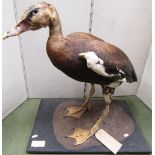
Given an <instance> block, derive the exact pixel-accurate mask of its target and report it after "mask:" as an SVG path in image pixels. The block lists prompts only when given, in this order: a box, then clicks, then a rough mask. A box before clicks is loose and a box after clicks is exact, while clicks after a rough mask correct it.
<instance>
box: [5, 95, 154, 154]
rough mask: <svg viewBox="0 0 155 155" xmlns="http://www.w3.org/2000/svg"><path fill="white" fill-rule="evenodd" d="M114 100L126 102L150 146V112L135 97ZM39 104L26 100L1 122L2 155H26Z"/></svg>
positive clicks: (38, 101)
mask: <svg viewBox="0 0 155 155" xmlns="http://www.w3.org/2000/svg"><path fill="white" fill-rule="evenodd" d="M114 98H115V99H122V100H126V101H127V102H128V105H129V107H130V109H131V111H132V113H133V115H134V117H135V119H136V121H137V122H138V125H139V127H140V128H141V130H142V132H143V134H144V136H145V138H146V140H147V141H148V143H149V144H150V146H151V145H152V143H151V142H152V139H151V137H152V124H151V123H152V111H151V110H150V109H149V108H148V107H147V106H146V105H145V104H144V103H143V102H142V101H141V100H139V99H138V98H137V97H136V96H123V97H114ZM39 103H40V99H28V100H27V101H25V102H24V103H23V104H22V105H21V106H20V107H18V108H17V109H16V110H15V111H14V112H13V113H11V114H10V115H9V116H8V117H6V118H5V119H4V120H3V127H2V129H3V130H2V144H3V147H2V148H3V155H27V153H26V148H27V144H28V141H29V137H30V134H31V131H32V127H33V123H34V120H35V116H36V114H37V110H38V107H39ZM36 155H37V154H36ZM42 155H44V154H42ZM122 155H123V154H122ZM124 155H127V154H124ZM143 155H144V154H143Z"/></svg>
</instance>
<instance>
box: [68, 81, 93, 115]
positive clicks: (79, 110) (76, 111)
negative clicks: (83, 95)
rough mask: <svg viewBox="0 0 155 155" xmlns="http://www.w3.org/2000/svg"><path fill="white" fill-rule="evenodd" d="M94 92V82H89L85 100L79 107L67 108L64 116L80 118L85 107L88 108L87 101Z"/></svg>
mask: <svg viewBox="0 0 155 155" xmlns="http://www.w3.org/2000/svg"><path fill="white" fill-rule="evenodd" d="M94 92H95V88H94V84H91V89H90V92H89V96H88V98H87V99H86V101H85V102H84V103H83V104H82V105H81V106H79V107H69V108H67V110H68V113H67V115H66V117H69V116H70V117H75V118H80V117H81V116H82V115H83V113H84V112H85V111H86V110H87V109H90V106H89V104H88V103H89V100H90V99H91V97H92V96H93V94H94Z"/></svg>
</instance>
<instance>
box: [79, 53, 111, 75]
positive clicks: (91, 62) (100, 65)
mask: <svg viewBox="0 0 155 155" xmlns="http://www.w3.org/2000/svg"><path fill="white" fill-rule="evenodd" d="M79 56H81V57H84V58H85V59H86V61H87V67H88V68H90V69H92V70H93V71H94V72H96V73H97V74H100V75H102V76H105V77H112V76H114V74H108V73H106V71H105V68H104V61H103V60H102V59H100V58H99V57H98V56H97V55H96V54H95V53H94V52H93V51H90V52H86V53H80V54H79Z"/></svg>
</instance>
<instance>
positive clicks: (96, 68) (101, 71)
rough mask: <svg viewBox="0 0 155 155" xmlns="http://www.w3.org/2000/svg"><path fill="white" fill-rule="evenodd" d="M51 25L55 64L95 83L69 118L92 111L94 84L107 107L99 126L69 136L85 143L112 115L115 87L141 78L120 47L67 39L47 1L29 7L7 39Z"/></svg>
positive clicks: (82, 36)
mask: <svg viewBox="0 0 155 155" xmlns="http://www.w3.org/2000/svg"><path fill="white" fill-rule="evenodd" d="M47 26H48V27H49V38H48V41H47V55H48V57H49V59H50V60H51V62H52V63H53V65H54V66H55V67H57V68H58V69H59V70H61V71H62V72H63V73H65V74H66V75H68V76H69V77H71V78H73V79H75V80H78V81H81V82H87V83H91V89H90V93H89V96H88V98H87V99H86V101H85V102H84V103H83V104H82V105H81V106H80V107H67V110H68V113H67V115H66V116H67V117H75V118H80V117H81V116H82V115H83V114H84V113H85V112H86V111H87V110H90V107H89V104H88V103H89V100H90V98H91V97H92V95H93V94H94V92H95V88H94V84H99V85H101V87H102V92H103V97H104V101H105V102H104V103H105V107H104V109H103V111H102V113H101V116H100V117H99V119H98V120H97V122H96V123H95V125H94V126H93V127H92V128H91V129H89V130H85V129H80V128H77V129H75V132H74V133H73V134H71V135H70V136H68V137H71V138H74V139H75V140H76V144H82V143H84V142H85V141H86V140H87V139H88V138H89V137H91V136H92V135H94V134H95V132H96V131H97V130H98V129H99V127H100V125H101V123H102V121H103V120H104V118H105V117H106V116H107V115H108V113H109V107H110V103H111V95H112V94H113V93H114V90H115V88H116V87H118V86H119V85H120V84H122V83H123V82H124V81H127V82H129V83H131V82H135V81H137V76H136V73H135V70H134V68H133V66H132V64H131V62H130V60H129V58H128V57H127V56H126V54H125V53H124V52H123V51H122V50H120V49H119V48H118V47H116V46H114V45H112V44H110V43H107V42H105V41H103V40H102V39H100V38H97V37H96V36H93V35H91V34H88V33H83V32H76V33H72V34H70V35H68V36H67V37H64V36H63V33H62V29H61V22H60V18H59V15H58V13H57V11H56V8H55V7H54V6H53V5H52V4H48V3H46V2H40V3H37V4H35V5H33V6H31V7H30V8H28V10H26V11H25V13H24V15H23V16H22V18H21V20H20V22H19V23H18V24H17V25H16V27H15V28H13V29H12V30H11V31H9V32H7V33H5V34H4V39H6V38H8V37H11V36H16V35H19V34H21V33H23V32H26V31H28V30H33V31H34V30H38V29H40V28H42V27H47ZM62 80H63V79H62ZM90 121H91V120H90Z"/></svg>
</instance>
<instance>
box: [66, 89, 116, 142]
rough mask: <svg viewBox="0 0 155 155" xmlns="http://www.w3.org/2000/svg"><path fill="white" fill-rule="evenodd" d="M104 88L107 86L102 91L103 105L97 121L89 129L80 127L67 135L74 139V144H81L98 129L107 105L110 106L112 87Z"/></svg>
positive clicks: (107, 109) (106, 113)
mask: <svg viewBox="0 0 155 155" xmlns="http://www.w3.org/2000/svg"><path fill="white" fill-rule="evenodd" d="M105 88H108V89H107V90H106V92H103V93H104V94H103V96H104V100H105V107H104V109H103V111H102V113H101V116H100V117H99V119H98V120H97V122H96V123H95V125H94V126H93V127H92V128H91V129H89V130H85V129H81V128H76V129H75V131H74V133H73V134H72V135H70V136H69V137H70V138H73V139H75V140H76V144H75V145H79V144H82V143H84V142H85V141H86V140H87V139H88V138H90V137H91V136H93V135H94V134H95V133H96V132H97V131H98V130H99V128H100V126H101V124H102V122H103V120H104V119H105V117H106V116H107V115H108V113H109V107H110V103H111V95H112V94H113V92H114V88H109V87H105ZM105 93H106V94H105Z"/></svg>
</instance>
